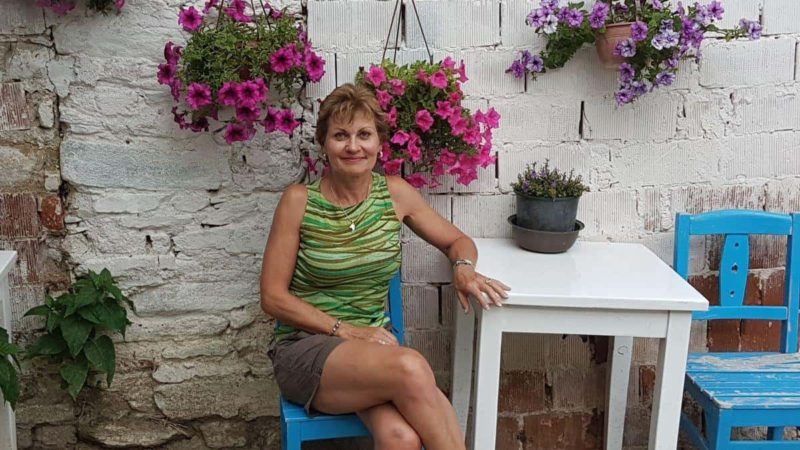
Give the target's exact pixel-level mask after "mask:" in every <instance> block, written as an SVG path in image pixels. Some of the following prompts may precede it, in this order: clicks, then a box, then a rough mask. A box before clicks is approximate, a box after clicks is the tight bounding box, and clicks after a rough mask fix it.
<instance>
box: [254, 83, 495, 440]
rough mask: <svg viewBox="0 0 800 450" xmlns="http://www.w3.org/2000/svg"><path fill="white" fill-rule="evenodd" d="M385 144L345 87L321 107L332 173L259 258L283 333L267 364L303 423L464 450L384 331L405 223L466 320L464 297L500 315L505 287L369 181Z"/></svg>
mask: <svg viewBox="0 0 800 450" xmlns="http://www.w3.org/2000/svg"><path fill="white" fill-rule="evenodd" d="M387 134H388V126H387V125H386V123H385V122H384V118H383V114H382V112H381V110H380V108H379V107H378V102H377V100H376V99H375V97H374V95H373V94H372V92H371V91H369V90H368V89H367V88H365V87H362V86H354V85H352V84H346V85H343V86H340V87H339V88H337V89H336V90H334V91H333V92H332V93H331V94H330V95H329V96H328V97H327V98H326V99H325V100H324V101H323V103H322V105H321V108H320V112H319V116H318V121H317V131H316V139H317V141H318V142H319V143H320V145H321V148H322V150H321V151H322V155H323V158H324V159H325V160H326V161H327V164H328V166H329V168H330V170H329V172H328V173H327V175H325V176H324V177H323V178H321V179H320V180H318V181H315V182H313V183H311V184H310V185H308V186H304V185H292V186H289V188H287V189H286V191H285V192H284V194H283V196H282V198H281V200H280V202H279V204H278V207H277V209H276V211H275V216H274V218H273V222H272V229H271V230H270V234H269V239H268V241H267V247H266V250H265V252H264V263H263V269H262V273H261V305H262V308H263V309H264V311H265V312H266V313H267V314H269V315H271V316H273V317H275V318H276V319H278V320H279V321H280V323H281V325H280V326H279V327H278V328H277V330H276V333H275V335H276V343H274V344H273V345H271V347H270V352H269V354H270V357H271V358H272V361H273V366H274V369H275V377H276V380H277V382H278V386H279V387H280V389H281V392H282V393H283V394H284V396H286V398H288V399H289V400H291V401H293V402H295V403H299V404H303V405H305V407H306V410H307V411H311V410H312V409H313V410H316V411H321V412H324V413H328V414H344V413H352V412H355V413H357V414H358V416H359V417H360V418H361V419H362V421H363V422H364V424H365V425H366V426H367V428H368V429H369V430H370V432H371V433H372V436H373V439H374V441H375V448H376V449H406V448H408V449H415V450H419V448H420V447H421V446H422V445H424V446H425V448H426V449H428V450H454V449H463V448H464V438H463V434H462V431H461V430H460V429H459V425H458V422H457V419H456V415H455V411H454V410H453V407H452V406H451V405H450V403H449V402H448V400H447V398H446V397H445V396H444V395H443V394H442V392H441V391H440V390H439V389H438V388H437V387H436V382H435V380H434V376H433V372H432V370H431V368H430V366H429V365H428V362H427V361H426V360H425V358H424V357H423V356H421V355H420V354H419V353H418V352H416V351H414V350H412V349H409V348H405V347H400V346H398V343H397V340H396V339H395V337H394V335H392V333H390V332H389V331H387V329H386V328H385V327H386V326H387V325H388V324H387V321H388V319H387V318H386V316H385V315H384V312H383V311H384V306H385V301H386V297H387V292H388V284H389V280H390V279H391V278H392V276H393V275H394V274H395V273H396V272H397V270H398V269H399V268H400V241H399V232H400V228H401V223H405V224H406V225H408V227H410V228H411V229H412V230H413V231H414V232H415V233H416V234H417V235H419V236H420V237H422V238H423V239H425V240H426V241H428V242H430V243H431V244H432V245H434V246H436V247H437V248H439V249H440V250H441V251H442V252H444V253H445V254H446V255H447V256H448V258H450V261H452V262H453V280H454V281H453V282H454V285H455V288H456V290H457V294H458V299H459V302H460V303H461V306H462V308H463V309H464V311H465V312H468V311H469V301H468V296H473V297H474V298H475V299H477V302H478V304H479V305H480V306H481V307H483V308H485V309H488V308H489V306H490V305H496V306H501V305H502V299H503V298H506V297H507V295H506V290H508V287H507V286H505V285H504V284H502V283H500V282H499V281H496V280H490V279H488V278H486V277H485V276H482V275H480V274H479V273H477V272H475V267H474V262H475V261H476V260H477V256H478V255H477V250H476V248H475V244H474V243H473V241H472V240H471V239H470V238H469V237H467V236H466V235H465V234H464V233H462V232H461V231H459V230H458V229H457V228H456V227H455V226H453V225H452V224H451V223H449V222H448V221H447V220H445V219H444V218H442V217H441V216H439V215H438V214H437V213H436V212H435V211H433V210H432V209H431V208H430V207H429V206H428V205H427V203H426V202H425V201H424V199H423V198H422V196H420V194H419V193H418V192H417V190H416V189H415V188H413V187H412V186H410V185H409V184H408V183H406V182H405V181H404V180H403V179H402V178H399V177H394V176H386V177H384V176H381V175H378V174H376V173H373V172H372V169H373V167H374V166H375V163H376V160H377V157H378V153H379V152H380V150H381V147H382V144H383V143H384V142H385V141H386V140H387V137H388V136H387Z"/></svg>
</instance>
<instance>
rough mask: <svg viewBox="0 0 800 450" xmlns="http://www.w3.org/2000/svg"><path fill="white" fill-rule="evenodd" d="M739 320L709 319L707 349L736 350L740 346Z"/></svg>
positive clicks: (718, 350)
mask: <svg viewBox="0 0 800 450" xmlns="http://www.w3.org/2000/svg"><path fill="white" fill-rule="evenodd" d="M740 325H741V321H739V320H709V321H708V351H710V352H736V351H739V349H740V348H741V336H740V335H741V328H740Z"/></svg>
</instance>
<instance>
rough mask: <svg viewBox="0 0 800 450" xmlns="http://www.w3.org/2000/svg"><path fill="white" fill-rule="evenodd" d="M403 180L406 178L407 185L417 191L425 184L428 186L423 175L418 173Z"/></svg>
mask: <svg viewBox="0 0 800 450" xmlns="http://www.w3.org/2000/svg"><path fill="white" fill-rule="evenodd" d="M405 178H406V181H408V184H410V185H412V186H414V187H415V188H417V189H419V188H421V187H422V186H425V185H426V184H428V179H427V178H425V175H423V174H421V173H419V172H417V173H412V174H411V175H409V176H407V177H405Z"/></svg>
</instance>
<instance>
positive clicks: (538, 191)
mask: <svg viewBox="0 0 800 450" xmlns="http://www.w3.org/2000/svg"><path fill="white" fill-rule="evenodd" d="M536 164H537V163H533V164H528V165H527V166H526V167H525V170H524V171H522V173H520V174H519V175H518V176H517V181H516V182H514V183H511V187H512V188H513V189H514V192H515V193H517V194H520V195H525V196H528V197H539V198H567V197H580V196H581V195H583V193H584V192H588V191H589V188H588V187H587V186H586V185H584V184H583V179H582V178H581V176H580V175H578V176H575V171H574V170H570V171H569V173H568V174H567V173H566V172H560V171H559V170H558V169H555V168H554V169H550V161H549V160H545V163H544V165H543V166H540V168H539V170H536Z"/></svg>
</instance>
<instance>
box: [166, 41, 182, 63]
mask: <svg viewBox="0 0 800 450" xmlns="http://www.w3.org/2000/svg"><path fill="white" fill-rule="evenodd" d="M182 53H183V47H181V46H178V45H175V44H173V43H172V41H168V42H167V44H166V45H164V59H166V60H167V64H178V60H180V59H181V54H182Z"/></svg>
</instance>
